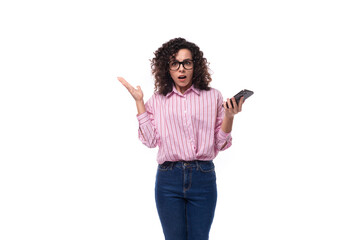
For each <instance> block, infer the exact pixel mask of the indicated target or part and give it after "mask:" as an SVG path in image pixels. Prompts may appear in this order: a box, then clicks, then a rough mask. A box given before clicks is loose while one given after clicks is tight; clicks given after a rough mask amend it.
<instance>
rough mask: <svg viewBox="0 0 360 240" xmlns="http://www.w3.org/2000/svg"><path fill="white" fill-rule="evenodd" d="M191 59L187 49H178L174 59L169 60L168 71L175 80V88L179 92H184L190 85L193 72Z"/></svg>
mask: <svg viewBox="0 0 360 240" xmlns="http://www.w3.org/2000/svg"><path fill="white" fill-rule="evenodd" d="M192 60H193V59H192V55H191V52H190V50H189V49H180V50H179V51H178V52H177V53H176V54H175V59H172V60H170V64H169V65H170V69H169V72H170V75H171V77H172V79H173V80H174V82H175V87H176V90H178V91H179V92H181V93H184V92H185V91H186V90H187V89H188V88H189V87H191V85H192V77H193V72H194V68H193V66H194V63H193V62H192ZM179 63H183V64H179ZM177 67H178V68H177Z"/></svg>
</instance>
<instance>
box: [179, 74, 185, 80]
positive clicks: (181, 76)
mask: <svg viewBox="0 0 360 240" xmlns="http://www.w3.org/2000/svg"><path fill="white" fill-rule="evenodd" d="M178 78H179V80H180V81H184V80H185V78H186V76H185V75H180V76H179V77H178Z"/></svg>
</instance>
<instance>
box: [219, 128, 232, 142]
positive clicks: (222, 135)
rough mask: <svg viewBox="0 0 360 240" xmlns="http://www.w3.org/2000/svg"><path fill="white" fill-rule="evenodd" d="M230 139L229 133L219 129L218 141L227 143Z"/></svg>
mask: <svg viewBox="0 0 360 240" xmlns="http://www.w3.org/2000/svg"><path fill="white" fill-rule="evenodd" d="M230 139H231V132H229V133H226V132H224V131H223V130H222V129H221V128H220V131H219V140H220V141H229V140H230Z"/></svg>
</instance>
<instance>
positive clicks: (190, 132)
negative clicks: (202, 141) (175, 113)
mask: <svg viewBox="0 0 360 240" xmlns="http://www.w3.org/2000/svg"><path fill="white" fill-rule="evenodd" d="M183 103H184V109H185V110H184V119H185V121H186V122H185V135H186V139H187V140H188V143H189V145H190V146H191V149H192V150H193V152H194V153H196V150H197V149H196V145H195V138H194V129H193V127H192V124H191V103H190V96H188V95H185V96H184V100H183Z"/></svg>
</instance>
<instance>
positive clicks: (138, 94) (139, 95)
mask: <svg viewBox="0 0 360 240" xmlns="http://www.w3.org/2000/svg"><path fill="white" fill-rule="evenodd" d="M117 79H118V80H119V81H120V82H121V83H122V85H124V86H125V87H126V88H127V90H128V91H129V93H130V94H131V96H133V98H134V99H135V101H136V102H140V101H143V98H144V94H143V92H142V90H141V88H140V86H136V88H134V87H133V86H131V85H130V83H128V82H127V81H126V80H125V79H124V78H123V77H117Z"/></svg>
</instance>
